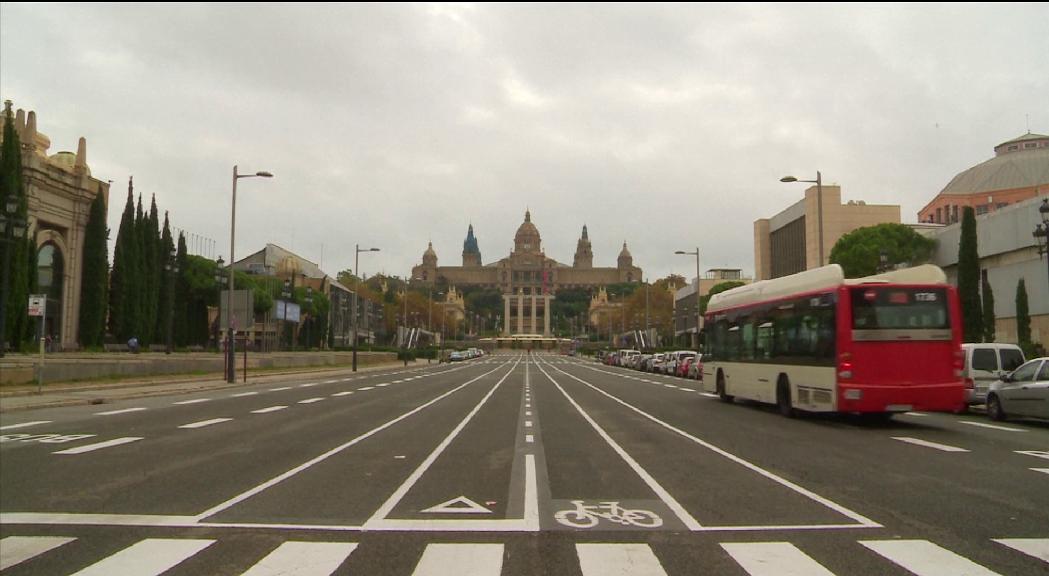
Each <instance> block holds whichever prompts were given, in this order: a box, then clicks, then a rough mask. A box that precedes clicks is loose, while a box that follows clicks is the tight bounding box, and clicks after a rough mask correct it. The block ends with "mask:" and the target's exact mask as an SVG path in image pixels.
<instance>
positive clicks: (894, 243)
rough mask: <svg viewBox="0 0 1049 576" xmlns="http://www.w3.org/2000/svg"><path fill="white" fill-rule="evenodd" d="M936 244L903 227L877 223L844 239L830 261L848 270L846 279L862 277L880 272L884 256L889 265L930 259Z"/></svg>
mask: <svg viewBox="0 0 1049 576" xmlns="http://www.w3.org/2000/svg"><path fill="white" fill-rule="evenodd" d="M935 249H936V241H935V240H931V239H929V238H926V237H924V236H922V235H921V234H918V233H917V232H915V231H914V230H912V229H911V228H910V227H908V226H904V225H903V224H892V223H885V224H878V225H876V226H865V227H863V228H857V229H855V230H853V231H852V232H849V233H848V234H846V235H844V236H842V237H841V238H839V239H838V241H837V242H835V243H834V247H833V248H832V249H831V251H830V262H831V263H832V264H838V265H840V266H841V267H842V269H843V270H844V271H845V277H846V278H861V277H863V276H871V275H874V274H877V273H878V270H879V266H880V265H881V255H882V253H884V254H885V256H886V257H887V258H888V260H887V262H886V265H888V266H896V265H899V264H910V265H917V264H921V263H923V262H926V261H928V260H929V258H930V257H931V256H932V253H933V251H934V250H935Z"/></svg>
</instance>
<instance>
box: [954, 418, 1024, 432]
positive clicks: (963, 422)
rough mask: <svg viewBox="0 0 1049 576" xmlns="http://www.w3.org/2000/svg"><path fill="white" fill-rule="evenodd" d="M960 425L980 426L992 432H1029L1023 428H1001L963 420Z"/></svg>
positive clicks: (996, 425) (995, 425)
mask: <svg viewBox="0 0 1049 576" xmlns="http://www.w3.org/2000/svg"><path fill="white" fill-rule="evenodd" d="M958 423H959V424H965V425H967V426H979V427H980V428H990V429H991V430H1004V431H1006V432H1027V430H1024V429H1023V428H1010V427H1008V426H999V425H998V424H988V423H986V422H973V421H972V420H962V421H960V422H958Z"/></svg>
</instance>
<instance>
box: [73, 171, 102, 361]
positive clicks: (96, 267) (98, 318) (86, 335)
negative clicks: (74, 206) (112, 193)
mask: <svg viewBox="0 0 1049 576" xmlns="http://www.w3.org/2000/svg"><path fill="white" fill-rule="evenodd" d="M106 215H107V213H106V199H105V196H104V195H103V194H102V190H99V191H98V194H96V195H95V199H94V200H92V201H91V214H90V215H89V216H88V219H87V227H86V228H85V229H84V259H83V265H82V269H83V271H84V275H83V280H82V282H81V285H80V330H79V332H80V344H81V345H82V346H84V347H94V346H101V345H102V341H103V339H104V338H105V335H106V310H107V308H108V307H109V290H108V288H109V227H108V226H106Z"/></svg>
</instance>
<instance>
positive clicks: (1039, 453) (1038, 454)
mask: <svg viewBox="0 0 1049 576" xmlns="http://www.w3.org/2000/svg"><path fill="white" fill-rule="evenodd" d="M1014 452H1015V453H1017V454H1024V455H1026V456H1034V457H1035V458H1044V459H1046V460H1049V451H1043V450H1014Z"/></svg>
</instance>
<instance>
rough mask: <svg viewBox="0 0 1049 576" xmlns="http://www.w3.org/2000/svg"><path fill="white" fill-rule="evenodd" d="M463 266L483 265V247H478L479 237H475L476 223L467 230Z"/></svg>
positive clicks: (474, 266)
mask: <svg viewBox="0 0 1049 576" xmlns="http://www.w3.org/2000/svg"><path fill="white" fill-rule="evenodd" d="M463 267H464V268H480V267H481V249H480V248H478V247H477V238H475V237H474V225H473V224H470V229H469V230H467V232H466V241H465V242H463Z"/></svg>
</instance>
